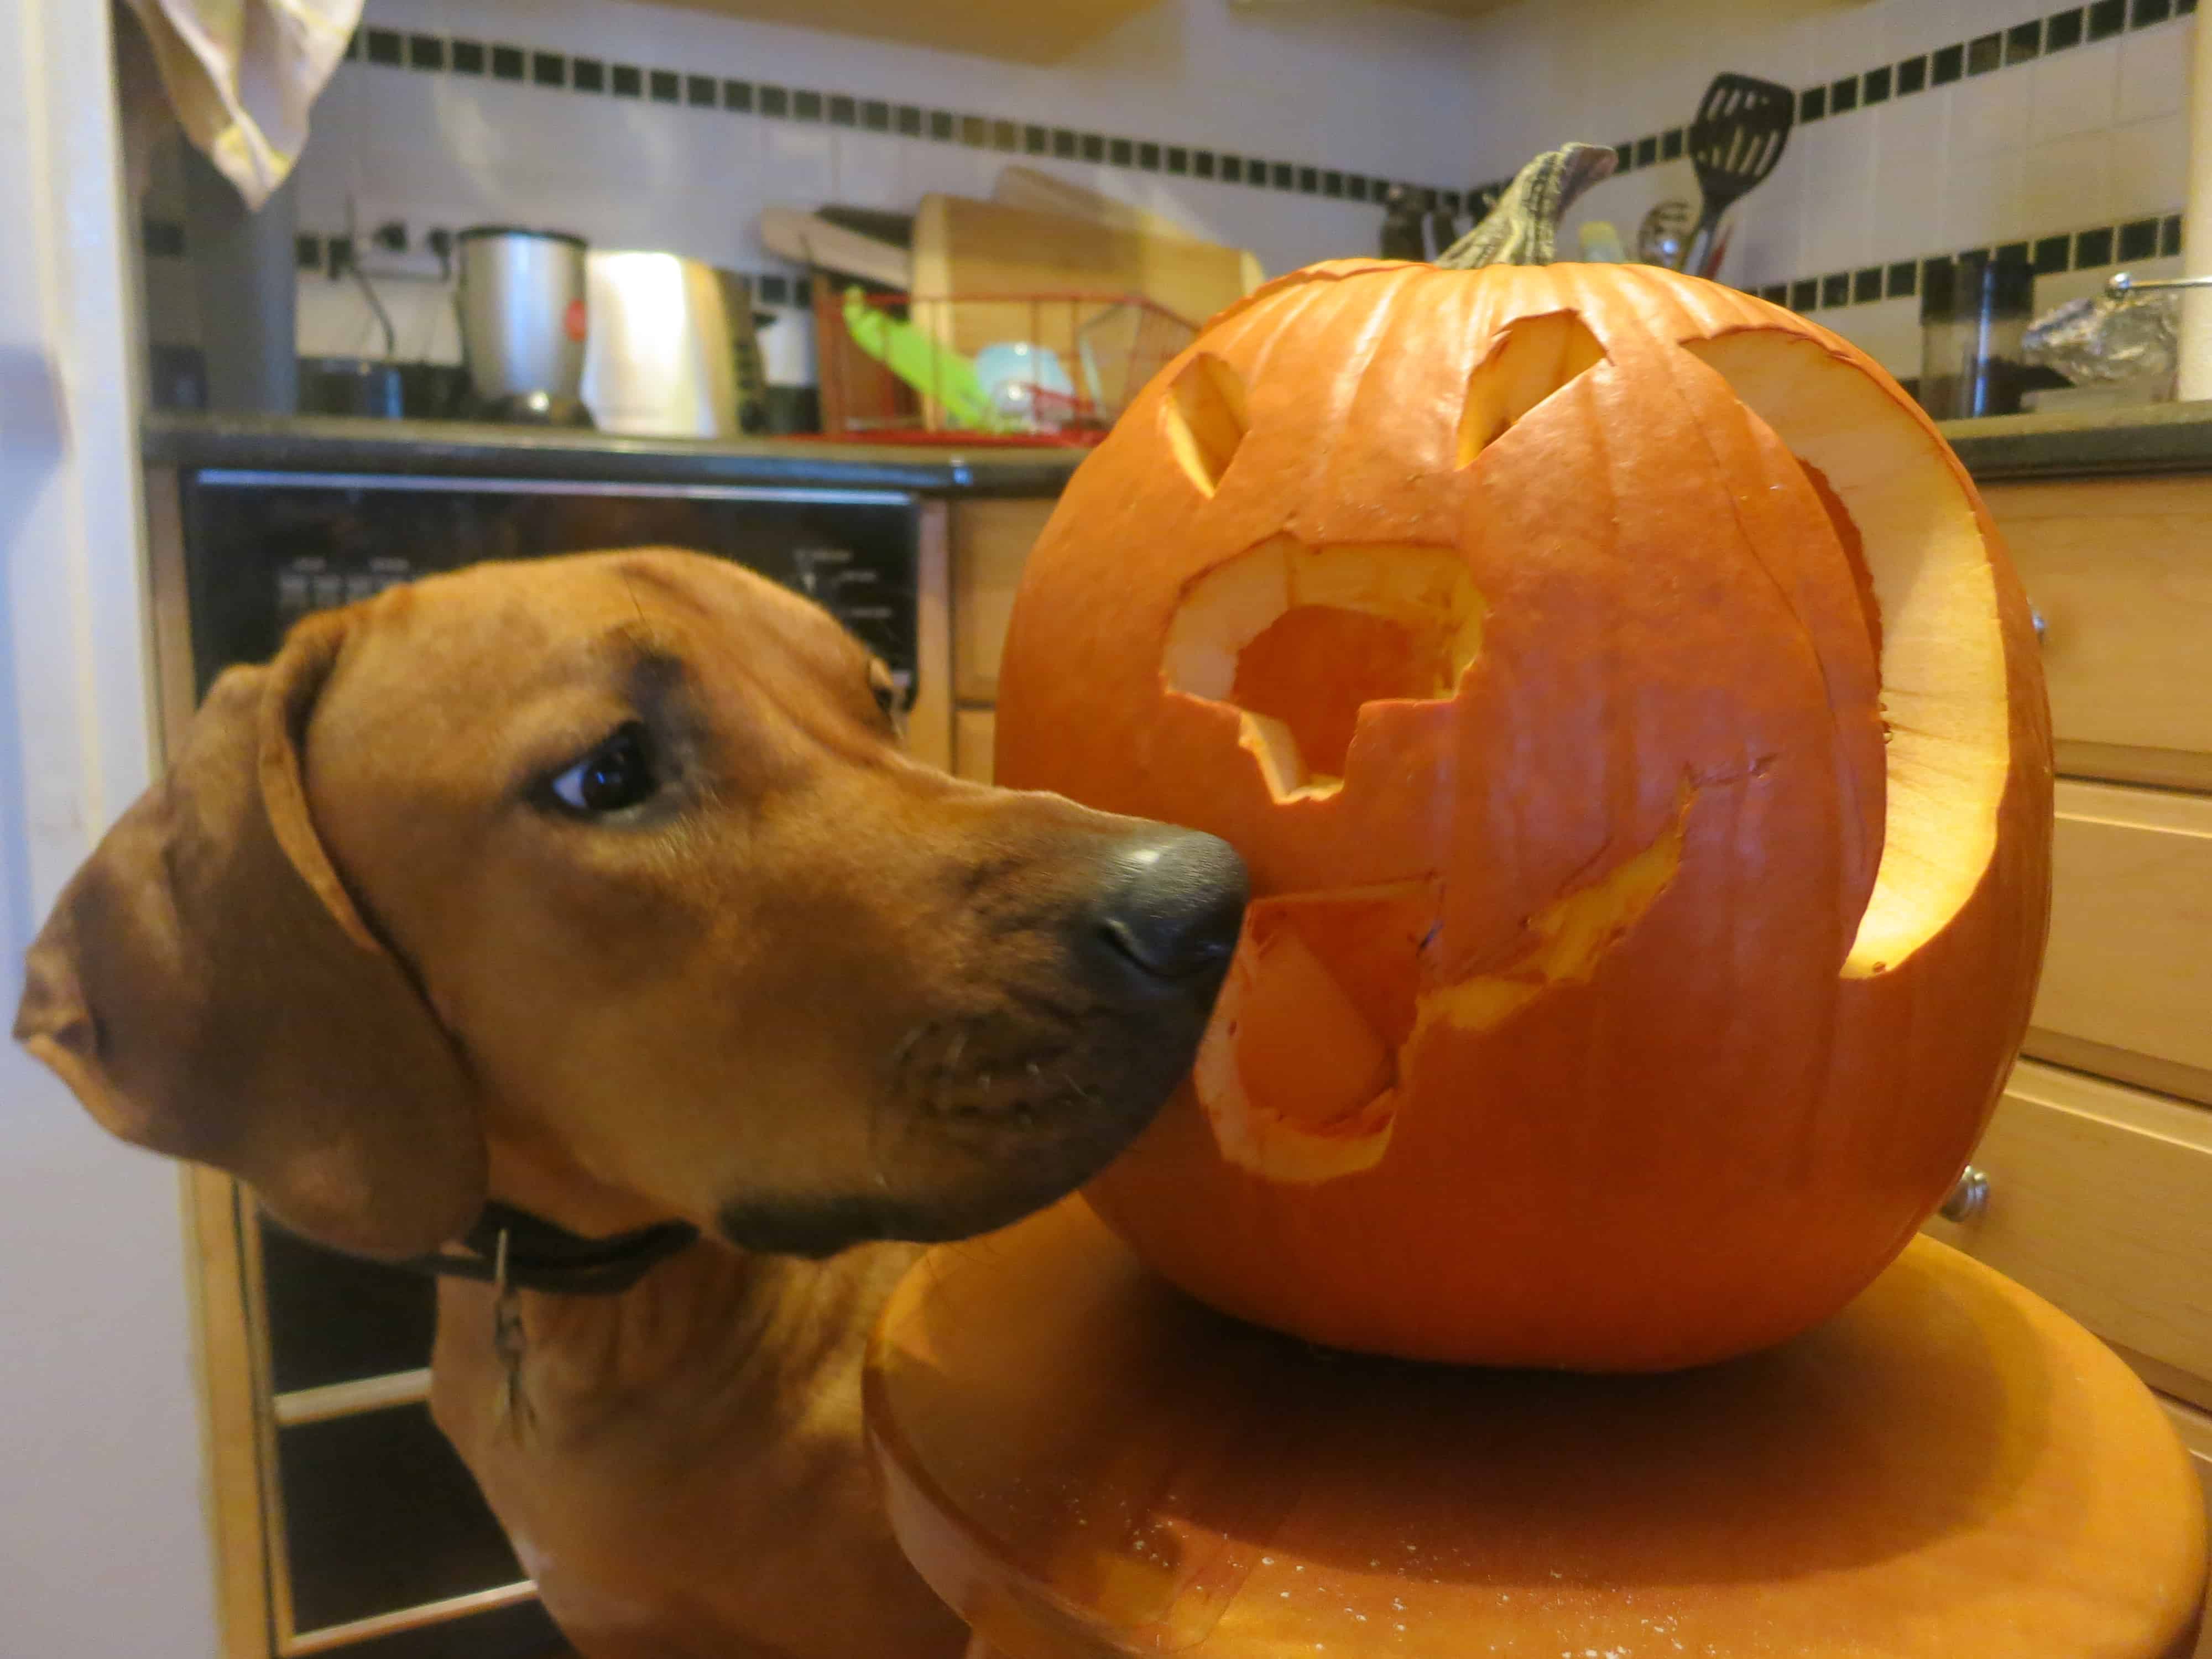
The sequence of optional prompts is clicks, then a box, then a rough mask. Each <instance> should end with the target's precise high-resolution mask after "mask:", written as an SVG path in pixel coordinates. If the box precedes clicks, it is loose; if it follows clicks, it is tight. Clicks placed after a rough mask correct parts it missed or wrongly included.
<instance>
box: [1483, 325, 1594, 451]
mask: <svg viewBox="0 0 2212 1659" xmlns="http://www.w3.org/2000/svg"><path fill="white" fill-rule="evenodd" d="M1604 361H1605V348H1604V347H1602V346H1601V345H1600V344H1598V343H1597V337H1596V336H1595V334H1592V333H1591V332H1590V331H1589V329H1588V328H1587V327H1585V326H1584V325H1583V319H1581V318H1579V317H1577V316H1576V315H1575V313H1573V312H1571V311H1555V312H1553V313H1549V314H1548V315H1547V316H1542V317H1523V318H1521V319H1517V320H1516V321H1514V322H1511V323H1509V324H1507V325H1505V327H1504V329H1503V330H1502V331H1500V332H1499V337H1498V343H1497V344H1495V345H1493V346H1492V347H1491V349H1490V351H1489V353H1488V355H1487V356H1485V357H1484V358H1483V360H1482V361H1481V362H1480V363H1478V364H1476V365H1475V369H1474V374H1470V375H1469V376H1468V382H1467V402H1466V404H1463V405H1462V408H1461V410H1460V417H1459V464H1460V465H1462V466H1465V465H1467V464H1468V462H1469V461H1472V460H1473V459H1474V458H1475V457H1476V456H1477V455H1480V453H1482V452H1483V451H1484V450H1486V449H1487V448H1488V447H1490V446H1491V445H1492V444H1494V443H1496V442H1497V441H1498V439H1500V438H1501V437H1503V436H1504V435H1505V433H1506V430H1507V429H1508V428H1510V427H1511V426H1512V424H1513V423H1514V422H1516V421H1517V420H1519V419H1520V418H1521V417H1522V416H1524V415H1526V414H1527V413H1528V411H1529V410H1532V409H1534V408H1535V406H1536V405H1537V404H1541V403H1542V402H1543V401H1544V399H1545V398H1548V397H1550V396H1551V395H1552V394H1553V392H1557V391H1559V389H1560V387H1562V386H1565V385H1566V384H1567V383H1568V382H1569V381H1570V380H1573V379H1574V378H1575V377H1576V376H1577V374H1582V373H1583V371H1584V370H1585V369H1590V368H1596V367H1597V365H1598V364H1600V363H1601V362H1604Z"/></svg>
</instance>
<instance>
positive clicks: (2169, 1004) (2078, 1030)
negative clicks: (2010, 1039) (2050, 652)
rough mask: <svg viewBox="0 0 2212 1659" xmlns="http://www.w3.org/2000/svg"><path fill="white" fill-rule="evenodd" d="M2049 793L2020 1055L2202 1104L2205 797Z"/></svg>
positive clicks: (2209, 864)
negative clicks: (2031, 987)
mask: <svg viewBox="0 0 2212 1659" xmlns="http://www.w3.org/2000/svg"><path fill="white" fill-rule="evenodd" d="M2208 646H2212V640H2208ZM2208 654H2212V651H2208ZM2057 794H2058V799H2057V811H2058V823H2057V842H2056V843H2055V846H2054V848H2053V855H2052V859H2053V869H2052V882H2051V946H2050V950H2049V951H2048V952H2047V953H2046V955H2045V960H2044V966H2043V981H2042V986H2041V988H2040V990H2039V993H2038V994H2037V997H2036V1003H2035V1012H2034V1015H2033V1030H2030V1032H2029V1033H2028V1037H2027V1052H2028V1053H2029V1054H2033V1055H2036V1056H2038V1057H2039V1058H2042V1059H2045V1060H2056V1061H2057V1062H2059V1063H2060V1064H2062V1065H2067V1066H2076V1067H2078V1068H2080V1069H2081V1070H2083V1071H2088V1072H2094V1073H2100V1074H2101V1075H2103V1076H2106V1077H2116V1078H2121V1079H2125V1080H2126V1081H2128V1082H2130V1083H2139V1084H2142V1085H2144V1086H2146V1087H2148V1088H2153V1089H2159V1090H2161V1091H2165V1092H2166V1093H2168V1094H2177V1095H2182V1096H2185V1097H2188V1098H2190V1099H2193V1100H2200V1101H2208V1102H2212V798H2208V797H2205V796H2201V795H2187V794H2181V793H2176V792H2173V791H2168V790H2155V789H2138V788H2129V787H2122V786H2119V785H2117V784H2102V783H2083V782H2077V781H2071V780H2066V779H2062V780H2061V781H2060V782H2059V785H2058V792H2057Z"/></svg>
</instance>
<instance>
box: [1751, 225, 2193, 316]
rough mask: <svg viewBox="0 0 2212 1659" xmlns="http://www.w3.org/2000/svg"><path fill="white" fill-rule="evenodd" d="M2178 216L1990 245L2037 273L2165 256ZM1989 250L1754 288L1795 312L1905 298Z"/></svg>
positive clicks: (2174, 245)
mask: <svg viewBox="0 0 2212 1659" xmlns="http://www.w3.org/2000/svg"><path fill="white" fill-rule="evenodd" d="M2181 230H2182V219H2181V215H2179V213H2167V214H2162V215H2161V214H2150V215H2148V216H2144V217H2142V218H2138V219H2130V220H2127V221H2125V222H2122V223H2118V224H2109V225H2093V226H2091V227H2089V228H2086V229H2081V230H2069V231H2062V232H2059V233H2057V234H2054V235H2049V236H2038V237H2035V238H2033V239H2032V240H2021V241H2017V242H2006V243H2004V244H2002V246H1999V247H1997V248H1996V250H1994V252H1995V257H1996V258H1998V259H2001V260H2019V261H2021V262H2024V263H2025V264H2027V265H2028V267H2029V268H2030V269H2031V270H2033V271H2034V272H2035V274H2036V275H2037V276H2058V275H2061V274H2063V273H2064V272H2067V271H2069V270H2101V269H2104V268H2106V267H2107V266H2111V265H2116V264H2121V265H2124V264H2138V263H2140V262H2142V260H2145V259H2158V258H2172V257H2173V256H2174V255H2177V254H2179V252H2181ZM1991 253H1992V250H1990V249H1989V248H1985V247H1981V248H1963V249H1960V250H1959V251H1958V252H1951V253H1936V254H1931V255H1929V256H1927V257H1925V258H1920V259H1899V260H1897V261H1895V262H1894V263H1893V264H1887V265H1868V266H1866V267H1865V268H1864V269H1863V270H1856V271H1850V270H1845V271H1830V272H1826V273H1823V274H1822V275H1820V276H1799V277H1795V278H1792V279H1790V280H1788V281H1784V282H1778V283H1765V284H1764V285H1762V286H1761V287H1759V288H1758V289H1748V290H1746V291H1747V292H1753V293H1756V294H1757V295H1759V297H1760V298H1761V299H1765V300H1769V301H1773V303H1775V304H1777V305H1781V306H1786V307H1788V308H1789V309H1790V310H1792V311H1799V312H1814V311H1839V310H1842V309H1844V308H1845V307H1850V306H1862V305H1869V304H1871V303H1873V302H1874V301H1878V300H1898V299H1905V298H1910V297H1911V296H1912V295H1916V294H1917V293H1918V292H1919V289H1920V286H1921V283H1922V282H1923V280H1924V279H1925V277H1926V274H1927V273H1928V272H1929V270H1934V269H1935V268H1936V267H1937V266H1940V265H1947V264H1953V263H1954V262H1978V261H1986V260H1988V259H1989V258H1990V257H1991Z"/></svg>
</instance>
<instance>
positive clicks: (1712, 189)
mask: <svg viewBox="0 0 2212 1659" xmlns="http://www.w3.org/2000/svg"><path fill="white" fill-rule="evenodd" d="M1796 119H1797V94H1796V93H1794V92H1792V91H1791V90H1790V88H1788V87H1784V86H1778V85H1777V84H1776V83H1775V82H1771V81H1761V80H1759V78H1757V77H1756V76H1749V75H1716V76H1713V83H1712V85H1711V86H1709V87H1707V88H1705V97H1704V98H1703V99H1702V100H1700V101H1699V105H1698V114H1697V118H1696V119H1695V120H1693V121H1692V122H1691V123H1690V161H1691V163H1692V165H1693V166H1694V167H1696V168H1697V169H1698V188H1699V190H1700V191H1703V192H1704V194H1705V205H1704V207H1703V208H1702V209H1701V210H1699V214H1698V224H1697V228H1696V229H1695V230H1693V231H1692V233H1691V234H1690V240H1689V241H1688V243H1687V244H1686V246H1685V248H1684V252H1683V258H1682V261H1681V263H1680V264H1678V265H1676V266H1675V267H1674V268H1675V269H1676V270H1702V269H1703V268H1704V265H1705V257H1706V255H1707V253H1708V252H1711V248H1712V245H1713V234H1714V232H1715V230H1716V229H1717V228H1718V227H1719V225H1720V222H1721V215H1723V213H1726V212H1727V211H1728V210H1729V208H1730V207H1731V206H1733V205H1734V204H1735V202H1736V201H1737V199H1738V198H1739V197H1742V196H1743V195H1745V194H1746V193H1747V192H1748V191H1751V190H1752V189H1753V188H1754V187H1755V186H1757V185H1759V184H1760V183H1762V182H1763V181H1764V180H1765V178H1766V175H1767V174H1769V173H1772V172H1773V171H1774V164H1775V163H1776V162H1777V161H1780V160H1781V159H1782V147H1783V146H1784V144H1785V143H1788V142H1789V141H1790V127H1791V126H1792V125H1795V124H1796Z"/></svg>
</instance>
